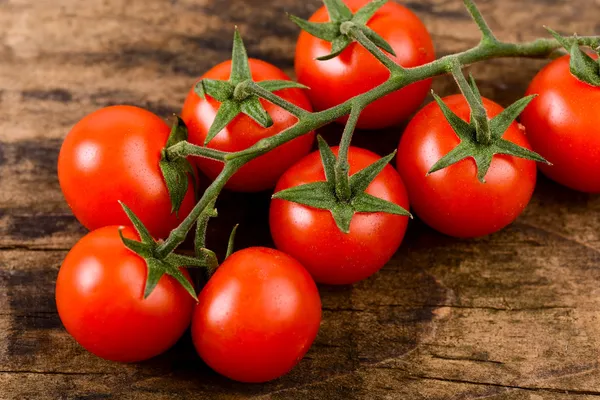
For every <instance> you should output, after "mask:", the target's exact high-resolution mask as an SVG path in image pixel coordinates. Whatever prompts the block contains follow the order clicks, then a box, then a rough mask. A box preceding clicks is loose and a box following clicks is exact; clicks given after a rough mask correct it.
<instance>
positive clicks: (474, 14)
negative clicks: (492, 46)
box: [464, 0, 498, 43]
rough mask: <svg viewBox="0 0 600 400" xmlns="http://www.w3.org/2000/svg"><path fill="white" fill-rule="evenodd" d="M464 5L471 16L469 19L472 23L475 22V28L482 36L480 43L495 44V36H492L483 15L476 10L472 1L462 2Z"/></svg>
mask: <svg viewBox="0 0 600 400" xmlns="http://www.w3.org/2000/svg"><path fill="white" fill-rule="evenodd" d="M464 3H465V7H467V11H468V12H469V14H470V15H471V18H473V21H475V23H476V24H477V27H478V28H479V30H480V31H481V34H482V35H483V37H482V38H481V41H482V42H488V43H497V42H498V39H496V36H494V33H493V32H492V30H491V29H490V27H489V25H488V24H487V22H485V18H483V15H481V12H480V11H479V9H478V8H477V6H476V5H475V3H474V2H473V0H464Z"/></svg>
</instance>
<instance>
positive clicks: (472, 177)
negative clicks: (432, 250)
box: [397, 95, 536, 237]
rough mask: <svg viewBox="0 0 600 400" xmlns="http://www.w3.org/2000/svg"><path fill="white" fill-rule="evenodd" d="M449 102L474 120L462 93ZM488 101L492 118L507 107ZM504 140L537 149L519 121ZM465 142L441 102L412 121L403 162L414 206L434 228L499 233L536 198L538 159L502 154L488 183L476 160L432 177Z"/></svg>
mask: <svg viewBox="0 0 600 400" xmlns="http://www.w3.org/2000/svg"><path fill="white" fill-rule="evenodd" d="M443 100H444V102H445V103H446V104H447V105H448V107H450V109H451V110H452V111H454V112H455V113H456V114H457V115H458V116H459V117H460V118H462V119H463V120H465V121H469V119H470V110H469V106H468V104H467V102H466V101H465V99H464V97H463V96H462V95H453V96H448V97H446V98H444V99H443ZM483 105H484V107H485V109H486V111H487V113H488V117H489V118H493V117H495V116H496V115H498V114H499V113H500V112H502V110H503V108H502V107H501V106H499V105H498V104H496V103H494V102H493V101H491V100H488V99H485V98H484V99H483ZM503 138H504V139H506V140H508V141H511V142H513V143H516V144H518V145H519V146H522V147H525V148H527V149H531V148H530V146H529V143H528V142H527V139H526V138H525V133H524V131H523V130H522V129H521V128H520V127H519V125H518V124H517V123H516V122H515V123H513V124H512V125H510V127H509V128H508V130H507V131H506V132H505V133H504V136H503ZM459 143H460V140H459V138H458V136H456V133H454V131H453V130H452V128H451V127H450V124H449V123H448V122H447V121H446V119H445V118H444V115H443V114H442V111H441V109H440V107H439V106H438V105H437V103H435V102H431V103H429V104H428V105H427V106H425V107H424V108H423V109H422V110H421V111H419V112H418V113H417V115H415V117H414V118H413V119H412V120H411V121H410V124H409V125H408V126H407V127H406V130H405V131H404V134H403V136H402V138H401V140H400V146H399V148H398V158H397V160H398V171H399V172H400V175H402V179H403V180H404V182H405V183H406V188H407V189H408V196H409V198H410V201H411V204H412V206H413V210H414V211H415V212H416V214H417V215H418V216H419V217H420V218H421V219H422V220H423V221H425V223H427V224H428V225H429V226H431V227H432V228H434V229H436V230H438V231H440V232H442V233H445V234H447V235H450V236H456V237H475V236H483V235H487V234H490V233H493V232H496V231H498V230H500V229H502V228H504V227H505V226H506V225H508V224H510V223H511V222H513V221H514V220H515V219H516V218H517V217H518V216H519V214H521V212H522V211H523V210H524V209H525V206H527V203H528V202H529V200H530V199H531V195H532V194H533V189H534V187H535V180H536V165H535V162H534V161H531V160H525V159H522V158H517V157H513V156H507V155H496V156H494V158H493V159H492V164H491V166H490V169H489V170H488V173H487V175H486V176H485V179H486V183H481V182H479V180H477V176H476V172H477V169H476V166H475V161H474V160H473V159H472V158H467V159H465V160H462V161H459V162H458V163H456V164H454V165H451V166H450V167H448V168H445V169H442V170H440V171H437V172H434V173H433V174H431V175H426V174H427V172H428V171H429V170H430V169H431V167H432V166H433V165H434V164H435V163H436V162H437V161H438V160H439V159H440V158H442V157H443V156H444V155H446V154H447V153H448V152H449V151H450V150H452V149H453V148H454V147H456V145H458V144H459Z"/></svg>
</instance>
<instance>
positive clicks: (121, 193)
mask: <svg viewBox="0 0 600 400" xmlns="http://www.w3.org/2000/svg"><path fill="white" fill-rule="evenodd" d="M169 132H170V128H169V126H168V125H167V124H166V123H165V122H164V121H163V120H162V119H160V118H159V117H157V116H156V115H154V114H152V113H151V112H149V111H146V110H143V109H141V108H137V107H132V106H112V107H106V108H103V109H100V110H98V111H95V112H93V113H91V114H89V115H88V116H86V117H85V118H83V119H82V120H81V121H79V122H78V123H77V124H76V125H75V126H74V127H73V129H72V130H71V132H69V134H68V135H67V137H66V138H65V141H64V142H63V144H62V147H61V149H60V155H59V157H58V180H59V182H60V187H61V189H62V192H63V194H64V196H65V199H66V200H67V203H68V204H69V206H70V207H71V209H72V210H73V213H74V214H75V217H77V219H78V220H79V222H81V223H82V224H83V225H84V226H85V227H86V228H88V229H90V230H94V229H98V228H101V227H103V226H108V225H131V222H130V221H129V219H128V218H127V215H126V214H125V212H124V211H123V209H122V208H121V206H120V205H119V203H118V201H119V200H121V201H123V202H124V203H125V204H126V205H127V206H129V208H131V209H132V210H133V212H134V213H135V214H136V215H137V216H138V217H139V218H140V219H141V220H142V222H143V223H144V225H146V227H147V228H148V230H149V231H150V233H151V234H152V235H153V236H154V237H157V238H165V237H166V236H168V234H169V232H170V231H171V230H172V229H173V228H175V227H176V226H177V225H178V224H179V223H180V222H181V221H182V220H183V218H185V217H186V216H187V214H189V212H190V211H191V209H192V208H193V207H194V204H195V199H194V191H193V186H192V185H191V184H190V185H189V188H188V191H187V194H186V196H185V198H184V200H183V203H182V205H181V208H180V209H179V212H178V213H177V214H176V213H171V200H170V197H169V192H168V190H167V185H166V183H165V181H164V178H163V176H162V173H161V170H160V167H159V161H160V152H161V150H162V149H163V147H164V146H165V144H166V143H167V139H168V137H169Z"/></svg>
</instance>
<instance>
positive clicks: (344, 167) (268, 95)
mask: <svg viewBox="0 0 600 400" xmlns="http://www.w3.org/2000/svg"><path fill="white" fill-rule="evenodd" d="M463 1H464V3H465V6H466V8H467V11H468V12H469V14H470V15H471V17H472V18H473V20H474V21H475V23H476V24H477V26H478V27H479V30H480V31H481V40H480V42H479V43H478V44H477V45H476V46H474V47H472V48H470V49H468V50H466V51H463V52H460V53H456V54H451V55H447V56H444V57H442V58H439V59H437V60H435V61H432V62H430V63H427V64H424V65H421V66H418V67H413V68H404V67H402V66H400V65H398V64H396V63H395V62H394V61H393V60H392V59H391V58H390V57H389V56H388V54H386V52H385V51H384V50H386V51H388V50H389V46H388V45H387V44H386V43H385V42H382V41H381V38H380V37H378V35H376V34H374V32H373V31H371V30H370V29H368V28H366V27H365V24H366V22H367V20H368V18H370V17H369V13H370V15H372V14H373V13H374V12H375V11H374V10H373V7H377V8H378V7H380V6H381V5H383V4H384V3H385V1H382V0H375V1H373V2H372V4H373V6H369V7H370V8H369V9H368V10H366V11H364V12H362V13H361V11H360V10H359V11H358V12H357V13H356V14H354V15H352V14H351V13H349V10H347V7H346V8H345V9H344V7H345V6H342V5H343V2H341V0H327V1H326V2H325V3H326V6H327V7H328V10H329V11H330V16H332V18H333V16H334V15H335V16H336V20H335V21H337V22H336V23H334V24H333V25H327V26H325V25H326V24H313V23H309V22H307V21H303V20H300V19H299V18H297V17H290V18H291V19H292V21H294V22H295V23H297V24H298V25H299V26H300V27H301V28H303V29H305V30H307V31H309V33H313V32H314V33H313V34H314V35H315V36H319V35H322V37H324V38H325V39H326V40H330V41H332V43H333V50H332V52H333V51H335V52H336V53H337V54H339V53H340V52H341V51H343V49H344V48H345V47H346V46H347V45H348V44H349V43H350V42H351V41H356V42H358V43H359V44H360V45H361V46H363V47H364V48H365V49H367V50H368V51H369V52H370V53H372V54H373V56H374V57H375V58H377V59H378V60H379V61H380V62H381V63H382V64H383V65H385V66H386V67H387V68H388V70H389V71H390V76H389V78H388V79H387V81H385V82H384V83H382V84H381V85H379V86H377V87H376V88H374V89H372V90H370V91H368V92H365V93H363V94H361V95H359V96H356V97H354V98H352V99H350V100H348V101H346V102H344V103H342V104H339V105H337V106H335V107H332V108H330V109H327V110H323V111H319V112H308V111H306V110H303V109H300V108H299V107H297V106H296V105H294V104H292V103H290V102H288V101H286V100H284V99H282V98H281V97H279V96H277V95H275V94H274V93H273V91H274V90H277V89H278V87H279V86H278V85H280V84H281V82H279V81H273V82H276V83H274V84H273V85H272V86H271V85H269V84H267V85H265V84H257V83H256V82H253V81H252V80H251V77H250V75H249V70H248V69H247V65H244V63H243V60H241V59H240V58H239V57H237V56H236V52H235V49H236V48H237V50H238V53H239V52H242V51H243V52H244V54H245V49H243V44H241V38H240V37H239V33H238V32H237V30H236V39H235V40H234V56H233V57H232V58H233V63H232V64H233V67H234V69H233V71H232V78H231V79H230V81H227V82H226V81H208V82H207V81H201V82H199V84H198V86H197V88H196V91H197V93H198V94H199V95H202V96H203V95H205V94H208V95H212V94H214V97H215V98H217V100H220V101H222V107H221V109H220V110H219V113H223V114H224V119H222V120H220V121H216V122H215V124H214V126H213V127H211V135H209V138H208V140H210V138H211V137H212V136H214V135H216V134H217V133H218V132H219V131H220V130H221V128H222V127H224V126H225V125H226V124H227V122H229V121H231V119H232V118H233V117H234V116H235V115H237V114H236V112H243V113H245V114H246V115H249V116H250V117H251V118H253V119H255V120H256V121H257V123H259V124H261V125H263V126H268V125H269V120H270V118H268V115H267V116H265V115H264V113H262V110H261V109H262V107H260V108H259V107H258V106H256V104H257V103H258V101H257V100H256V99H257V98H263V99H265V100H267V101H269V102H271V103H274V104H276V105H278V106H279V107H281V108H283V109H285V110H286V111H288V112H290V113H291V114H292V115H294V116H296V117H297V118H298V121H297V123H296V124H295V125H293V126H291V127H290V128H288V129H286V130H284V131H282V132H280V133H279V134H277V135H275V136H272V137H269V138H265V139H262V140H260V141H258V142H257V143H256V144H255V145H253V146H252V147H250V148H248V149H246V150H242V151H238V152H232V153H226V152H221V151H217V150H214V149H209V148H207V147H203V146H197V145H193V144H191V143H189V142H187V141H179V142H178V143H176V144H174V145H172V146H170V147H168V148H167V149H166V150H165V152H164V154H165V157H166V159H167V160H169V161H170V162H174V161H176V160H178V159H182V158H185V157H188V156H196V157H205V158H210V159H213V160H218V161H221V162H223V163H224V168H223V170H222V172H221V173H220V174H219V175H218V176H217V178H216V179H215V180H214V181H213V182H212V184H211V185H210V186H209V187H208V188H207V189H206V191H205V192H204V194H203V195H202V197H201V198H200V200H199V201H198V202H197V204H196V206H195V207H194V208H193V210H192V211H191V212H190V214H189V215H188V216H187V217H186V218H185V219H184V220H183V221H182V222H181V224H180V225H179V226H178V227H177V228H175V229H174V230H173V231H172V232H171V233H170V235H169V236H168V238H167V239H166V240H165V241H164V242H162V243H159V244H158V245H157V246H156V248H155V249H153V252H152V257H153V258H157V259H165V258H166V257H168V256H169V255H170V254H171V253H172V252H173V250H175V249H176V248H177V247H178V246H179V245H180V244H181V243H182V242H183V240H184V239H185V237H186V235H187V233H188V232H189V231H190V230H191V229H192V227H193V226H194V224H196V222H199V225H200V228H199V229H198V230H197V234H198V235H201V236H202V237H199V238H196V244H197V246H196V249H197V251H198V254H199V255H200V254H201V253H202V252H203V251H204V250H203V247H204V242H205V237H204V236H205V235H206V229H205V226H206V223H207V221H208V219H209V218H210V217H212V216H213V215H215V210H214V203H215V201H216V199H217V198H218V196H219V194H220V192H221V190H222V189H223V187H224V186H225V184H226V183H227V181H228V180H229V179H230V178H231V177H232V176H233V175H234V174H235V172H236V171H237V170H239V169H240V168H241V167H242V166H244V165H245V164H246V163H248V162H250V161H251V160H253V159H255V158H256V157H259V156H260V155H262V154H264V153H267V152H269V151H271V150H273V149H275V148H276V147H278V146H281V145H283V144H285V143H287V142H289V141H291V140H293V139H295V138H297V137H299V136H302V135H304V134H307V133H308V132H311V131H314V130H315V129H318V128H320V127H322V126H324V125H327V124H329V123H330V122H333V121H335V120H337V119H339V118H340V117H343V116H345V115H347V114H351V116H350V120H349V122H348V124H347V127H346V129H345V132H344V135H343V137H342V141H341V146H340V147H341V148H340V152H339V155H338V158H337V160H336V162H335V168H334V172H335V174H334V175H335V193H336V196H337V197H338V198H340V199H343V200H348V199H350V197H351V196H352V193H351V191H352V190H351V187H350V183H349V181H350V180H349V179H348V162H347V152H348V148H349V145H350V140H351V137H352V131H353V130H354V125H355V124H356V120H357V118H358V115H359V114H360V111H361V110H362V109H364V108H365V107H366V106H367V105H369V104H371V103H373V102H374V101H376V100H377V99H380V98H381V97H384V96H386V95H387V94H390V93H392V92H394V91H397V90H399V89H402V88H403V87H405V86H407V85H410V84H412V83H415V82H418V81H421V80H425V79H428V78H432V77H435V76H438V75H442V74H446V73H453V74H454V76H455V77H457V74H458V72H459V71H460V70H461V69H462V67H464V66H465V65H468V64H473V63H477V62H481V61H484V60H488V59H492V58H500V57H527V58H546V57H549V56H551V55H552V54H553V53H555V52H556V51H557V50H559V49H560V48H561V47H563V46H565V44H566V42H565V40H563V39H560V38H559V39H560V40H558V39H545V38H540V39H536V40H534V41H530V42H524V43H512V42H504V41H501V40H499V39H497V38H496V36H495V35H494V34H493V33H492V31H491V29H490V28H489V26H488V25H487V23H486V22H485V19H484V18H483V16H482V15H481V13H480V11H479V9H478V8H477V7H476V5H475V3H474V2H473V0H463ZM340 4H342V5H340ZM336 7H338V9H336ZM365 7H367V6H365ZM332 12H333V13H332ZM365 18H366V19H365ZM332 20H333V19H332ZM335 21H334V22H335ZM317 25H321V26H317ZM319 29H321V30H319ZM336 29H337V30H336ZM311 30H312V31H313V32H311ZM319 37H321V36H319ZM569 40H570V41H569V43H570V44H575V45H576V46H589V47H592V48H598V47H599V45H600V37H597V36H594V37H574V38H572V39H569ZM240 46H241V47H240ZM382 49H383V50H382ZM388 53H390V54H392V53H391V52H389V51H388ZM334 56H335V55H334ZM246 62H247V59H246ZM236 71H237V72H236ZM461 76H462V73H461ZM463 79H464V78H463ZM459 84H466V82H464V81H463V80H460V81H459ZM285 87H301V85H298V84H292V83H290V84H289V86H285ZM461 89H463V92H464V91H465V90H466V91H467V92H470V93H471V94H473V90H476V88H475V89H474V88H473V87H471V89H469V88H468V86H465V87H461ZM211 93H212V94H211ZM474 105H475V107H476V110H475V111H480V112H476V113H475V116H476V117H478V118H476V119H474V121H473V124H474V126H476V127H478V128H477V129H476V130H475V131H476V133H477V139H478V140H479V141H480V142H481V143H483V144H486V145H487V144H489V143H490V140H491V139H490V133H489V127H488V124H490V123H491V122H490V121H489V120H488V119H487V117H486V116H485V111H482V110H479V109H478V106H479V105H478V104H475V103H474ZM474 129H475V128H474ZM322 154H323V151H322ZM390 158H391V157H390ZM386 159H387V157H386ZM480 179H483V176H480ZM378 206H382V207H383V205H378ZM390 212H391V211H390ZM398 213H399V212H398ZM404 215H406V214H404ZM350 217H351V214H350ZM336 222H338V221H337V220H336ZM342 224H343V225H346V222H344V221H342ZM338 226H340V223H338ZM347 226H348V227H349V221H347Z"/></svg>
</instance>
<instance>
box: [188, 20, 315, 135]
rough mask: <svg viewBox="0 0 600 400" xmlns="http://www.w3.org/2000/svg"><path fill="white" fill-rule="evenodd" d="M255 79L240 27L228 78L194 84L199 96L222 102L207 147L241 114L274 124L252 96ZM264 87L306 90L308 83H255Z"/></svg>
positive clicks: (260, 123)
mask: <svg viewBox="0 0 600 400" xmlns="http://www.w3.org/2000/svg"><path fill="white" fill-rule="evenodd" d="M251 81H252V73H251V70H250V63H249V61H248V53H247V51H246V47H245V46H244V42H243V40H242V37H241V35H240V32H239V30H238V29H237V27H236V29H235V34H234V37H233V50H232V53H231V73H230V77H229V80H228V81H221V80H214V79H202V80H201V81H199V82H198V83H197V84H196V86H195V89H194V90H195V92H196V93H197V94H198V96H200V97H202V98H206V96H207V95H208V96H211V97H212V98H214V99H215V100H217V101H219V102H220V103H221V105H220V106H219V109H218V110H217V114H216V115H215V119H214V121H213V123H212V124H211V126H210V128H209V130H208V132H207V134H206V138H205V140H204V145H205V146H207V145H208V144H209V143H210V142H211V140H213V139H214V138H215V136H217V135H218V134H219V133H220V132H221V131H222V130H223V129H225V128H226V127H227V125H229V123H230V122H231V121H233V120H234V119H235V117H237V116H238V115H239V114H240V113H243V114H245V115H247V116H248V117H249V118H251V119H252V120H254V121H255V122H256V123H257V124H259V125H260V126H261V127H263V128H268V127H270V126H272V125H273V119H272V118H271V116H270V115H269V114H268V113H267V111H266V110H265V108H264V107H263V106H262V104H261V102H260V99H259V98H258V96H256V95H253V94H252V93H253V92H252V90H251V88H249V86H251V85H249V83H251ZM256 85H258V86H260V87H261V88H262V89H265V90H268V91H269V92H274V91H277V90H283V89H292V88H297V89H307V87H306V86H304V85H301V84H299V83H297V82H293V81H285V80H267V81H261V82H256Z"/></svg>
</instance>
